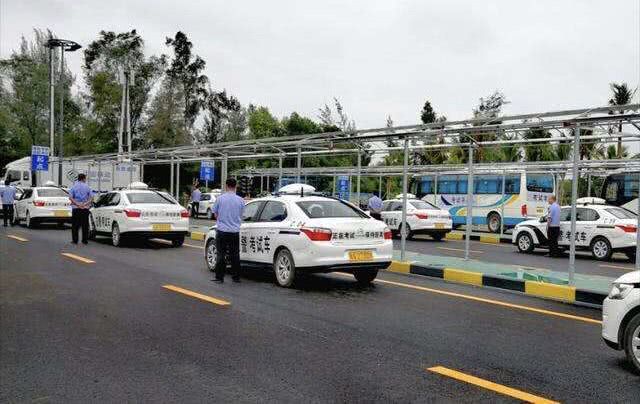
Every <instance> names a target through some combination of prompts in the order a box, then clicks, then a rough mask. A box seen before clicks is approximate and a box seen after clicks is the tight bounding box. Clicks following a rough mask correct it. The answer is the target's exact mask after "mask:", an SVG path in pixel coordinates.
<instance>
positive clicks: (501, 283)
mask: <svg viewBox="0 0 640 404" xmlns="http://www.w3.org/2000/svg"><path fill="white" fill-rule="evenodd" d="M387 270H388V271H390V272H395V273H402V274H413V275H422V276H428V277H431V278H439V279H443V280H445V281H447V282H454V283H462V284H467V285H474V286H480V287H491V288H497V289H505V290H509V291H512V292H520V293H522V294H525V295H527V296H533V297H539V298H543V299H550V300H557V301H561V302H564V303H570V304H575V305H580V306H598V307H599V306H602V302H603V300H604V299H605V297H607V295H606V294H603V293H600V292H594V291H590V290H581V289H577V288H575V287H573V286H566V285H556V284H552V283H544V282H534V281H526V280H523V279H513V278H507V277H501V276H496V275H489V274H484V273H481V272H471V271H465V270H462V269H457V268H439V267H435V266H429V265H421V264H416V263H413V262H407V261H404V262H403V261H392V263H391V265H390V266H389V268H387Z"/></svg>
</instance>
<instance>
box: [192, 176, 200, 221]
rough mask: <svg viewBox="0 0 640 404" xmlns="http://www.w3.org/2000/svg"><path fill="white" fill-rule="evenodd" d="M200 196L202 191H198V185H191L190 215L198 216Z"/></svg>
mask: <svg viewBox="0 0 640 404" xmlns="http://www.w3.org/2000/svg"><path fill="white" fill-rule="evenodd" d="M201 196H202V193H201V192H200V185H198V184H196V185H195V187H193V192H191V217H194V218H197V217H198V211H199V210H200V198H201Z"/></svg>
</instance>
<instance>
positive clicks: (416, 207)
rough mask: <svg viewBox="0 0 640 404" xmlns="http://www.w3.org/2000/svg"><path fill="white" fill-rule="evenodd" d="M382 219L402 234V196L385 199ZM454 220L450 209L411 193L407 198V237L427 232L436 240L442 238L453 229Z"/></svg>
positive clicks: (392, 229)
mask: <svg viewBox="0 0 640 404" xmlns="http://www.w3.org/2000/svg"><path fill="white" fill-rule="evenodd" d="M380 216H381V217H382V221H383V222H385V223H386V224H387V226H389V228H390V229H391V231H393V232H395V233H397V234H400V231H401V227H402V197H401V195H398V198H396V199H390V200H387V201H384V202H383V204H382V212H381V214H380ZM452 225H453V222H452V220H451V215H450V214H449V212H448V211H446V210H444V209H440V208H438V207H436V206H434V205H432V204H430V203H429V202H425V201H422V200H420V199H416V198H415V197H413V195H411V197H410V198H409V199H407V230H408V233H407V234H406V237H407V238H408V239H410V238H412V237H413V236H414V235H415V234H427V235H429V236H431V237H433V238H434V239H436V240H441V239H442V238H444V236H445V235H446V234H447V233H449V232H450V231H451V228H452Z"/></svg>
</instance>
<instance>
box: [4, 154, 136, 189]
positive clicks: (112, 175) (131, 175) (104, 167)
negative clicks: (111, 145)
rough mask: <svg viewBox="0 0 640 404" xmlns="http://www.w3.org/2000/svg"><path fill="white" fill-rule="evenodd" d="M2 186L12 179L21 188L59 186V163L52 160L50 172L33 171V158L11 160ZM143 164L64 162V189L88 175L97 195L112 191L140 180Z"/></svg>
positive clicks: (103, 161) (5, 170)
mask: <svg viewBox="0 0 640 404" xmlns="http://www.w3.org/2000/svg"><path fill="white" fill-rule="evenodd" d="M4 168H5V169H4V173H3V174H2V184H4V182H5V180H9V182H10V183H11V185H14V186H17V187H20V188H29V187H32V186H44V185H45V184H46V182H47V181H53V182H54V183H56V184H57V183H58V171H59V169H60V164H59V163H58V161H57V160H56V159H55V158H51V159H50V160H49V170H48V171H31V157H23V158H21V159H18V160H15V161H12V162H11V163H9V164H7V165H6V166H5V167H4ZM140 172H141V171H140V164H138V163H135V162H134V163H132V162H118V161H116V160H101V161H95V160H78V161H69V160H64V161H63V162H62V187H64V188H69V187H70V186H71V185H73V183H74V181H75V180H76V179H77V178H78V174H80V173H83V174H86V175H87V184H88V185H89V186H90V187H91V189H93V190H94V191H96V192H103V191H111V190H113V189H116V188H124V187H127V186H128V185H129V184H131V183H132V182H137V181H141V178H140Z"/></svg>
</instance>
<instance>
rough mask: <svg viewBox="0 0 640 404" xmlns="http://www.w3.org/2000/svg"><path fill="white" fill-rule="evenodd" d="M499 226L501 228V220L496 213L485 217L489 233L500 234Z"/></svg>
mask: <svg viewBox="0 0 640 404" xmlns="http://www.w3.org/2000/svg"><path fill="white" fill-rule="evenodd" d="M500 226H502V219H501V218H500V215H499V214H497V213H496V212H491V213H489V216H487V227H489V231H490V232H491V233H500Z"/></svg>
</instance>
